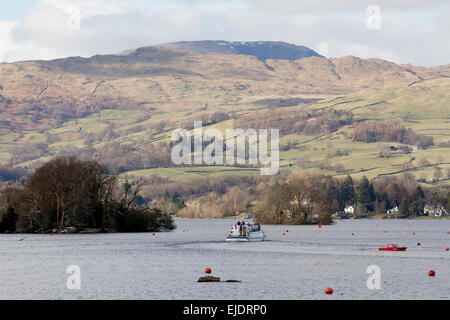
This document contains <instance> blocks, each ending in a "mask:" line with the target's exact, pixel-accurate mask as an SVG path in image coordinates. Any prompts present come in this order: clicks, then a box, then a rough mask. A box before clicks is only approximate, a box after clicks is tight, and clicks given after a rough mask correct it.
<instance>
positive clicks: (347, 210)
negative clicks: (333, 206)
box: [344, 206, 355, 214]
mask: <svg viewBox="0 0 450 320" xmlns="http://www.w3.org/2000/svg"><path fill="white" fill-rule="evenodd" d="M344 212H345V213H346V214H353V213H355V207H354V206H346V207H345V209H344Z"/></svg>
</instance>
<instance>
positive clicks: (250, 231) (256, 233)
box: [225, 221, 266, 242]
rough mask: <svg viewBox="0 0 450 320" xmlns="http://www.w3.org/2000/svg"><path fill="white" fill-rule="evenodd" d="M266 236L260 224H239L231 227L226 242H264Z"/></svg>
mask: <svg viewBox="0 0 450 320" xmlns="http://www.w3.org/2000/svg"><path fill="white" fill-rule="evenodd" d="M265 237H266V235H265V234H264V231H262V230H261V225H260V224H259V223H256V224H251V223H249V222H245V221H242V222H237V223H235V224H234V226H232V227H231V229H230V231H229V232H228V235H227V238H226V239H225V241H234V242H239V241H242V242H246V241H264V238H265Z"/></svg>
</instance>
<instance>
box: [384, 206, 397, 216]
mask: <svg viewBox="0 0 450 320" xmlns="http://www.w3.org/2000/svg"><path fill="white" fill-rule="evenodd" d="M386 213H387V214H397V213H398V207H397V206H395V207H394V208H392V209H388V210H387V211H386Z"/></svg>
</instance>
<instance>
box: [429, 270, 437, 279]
mask: <svg viewBox="0 0 450 320" xmlns="http://www.w3.org/2000/svg"><path fill="white" fill-rule="evenodd" d="M428 275H429V276H430V277H434V276H435V275H436V272H434V270H430V271H428Z"/></svg>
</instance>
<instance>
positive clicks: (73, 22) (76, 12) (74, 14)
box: [66, 5, 81, 30]
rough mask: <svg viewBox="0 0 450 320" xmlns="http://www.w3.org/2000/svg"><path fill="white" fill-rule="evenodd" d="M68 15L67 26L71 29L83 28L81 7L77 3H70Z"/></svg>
mask: <svg viewBox="0 0 450 320" xmlns="http://www.w3.org/2000/svg"><path fill="white" fill-rule="evenodd" d="M66 13H67V15H68V17H67V20H66V26H67V28H68V29H69V30H80V29H81V8H80V7H79V6H76V5H70V6H68V7H67V9H66Z"/></svg>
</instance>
